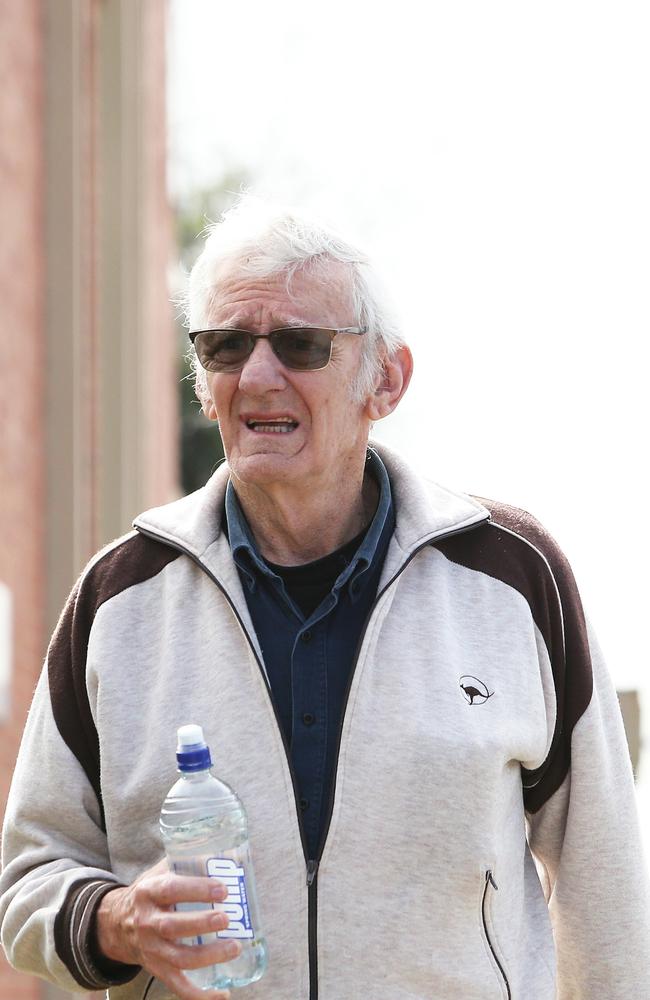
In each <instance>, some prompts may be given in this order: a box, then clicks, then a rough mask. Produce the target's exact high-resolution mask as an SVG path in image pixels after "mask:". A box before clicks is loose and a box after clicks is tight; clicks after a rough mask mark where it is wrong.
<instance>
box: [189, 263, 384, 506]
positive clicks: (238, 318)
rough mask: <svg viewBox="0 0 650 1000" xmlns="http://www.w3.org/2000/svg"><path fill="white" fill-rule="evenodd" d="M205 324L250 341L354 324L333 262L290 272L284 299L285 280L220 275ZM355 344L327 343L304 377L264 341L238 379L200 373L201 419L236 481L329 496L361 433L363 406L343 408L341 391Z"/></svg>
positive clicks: (352, 340)
mask: <svg viewBox="0 0 650 1000" xmlns="http://www.w3.org/2000/svg"><path fill="white" fill-rule="evenodd" d="M208 319H209V322H208V324H206V325H208V326H210V327H211V328H219V327H227V328H231V327H239V328H241V329H246V330H249V331H250V332H251V333H257V334H266V333H269V332H270V331H271V330H274V329H278V328H280V327H285V326H291V325H295V324H296V323H303V324H305V323H307V324H311V325H313V326H320V327H330V328H340V327H348V326H354V325H355V323H356V317H355V315H354V310H353V303H352V296H351V291H350V283H349V277H348V274H347V271H346V268H345V267H344V266H343V265H340V264H334V263H332V264H330V265H328V266H327V268H322V269H320V270H319V271H318V272H317V273H316V274H306V273H304V272H302V271H299V272H297V273H296V274H295V276H294V278H293V280H292V283H291V295H289V293H288V292H287V290H286V276H285V275H274V276H272V277H269V278H255V277H251V276H250V275H242V274H241V273H237V272H236V271H235V270H233V271H228V272H225V273H222V274H221V275H220V276H219V285H218V293H217V296H216V298H215V301H214V303H213V305H212V307H211V309H210V314H209V317H208ZM362 340H363V338H362V337H359V336H352V335H346V334H341V335H340V336H338V337H336V338H335V340H334V342H333V344H332V358H331V361H330V363H329V365H328V366H327V367H326V368H323V369H321V370H320V371H311V372H310V371H307V372H296V371H291V370H289V369H288V368H285V367H284V365H283V364H282V362H281V361H280V360H279V358H277V357H276V356H275V354H274V353H273V351H272V350H271V347H270V344H269V342H268V340H258V341H256V343H255V348H254V350H253V353H252V354H251V355H250V357H249V358H248V360H247V361H246V363H245V365H244V367H243V368H242V370H241V371H238V372H223V373H211V372H208V373H207V385H208V391H209V394H210V403H209V404H208V405H207V406H206V407H205V410H206V413H207V416H208V417H210V418H211V419H213V420H214V419H217V420H218V421H219V428H220V431H221V437H222V440H223V444H224V448H225V452H226V457H227V459H228V464H229V465H230V468H231V470H232V473H233V475H234V477H235V479H236V480H239V481H240V482H241V483H244V484H246V485H250V486H255V485H256V486H261V487H263V488H269V487H273V486H274V485H281V484H282V485H285V486H290V487H291V488H293V489H296V488H297V489H298V490H305V491H309V490H314V489H318V488H323V486H324V484H325V483H326V482H327V481H329V482H330V483H331V484H333V486H332V488H335V486H336V482H337V481H340V477H343V476H345V475H346V473H347V472H351V471H352V470H353V469H357V470H358V466H359V462H360V461H361V460H362V456H363V455H364V453H365V445H366V441H367V437H368V430H369V426H370V420H369V419H368V417H367V415H366V413H365V408H364V404H363V403H359V402H353V400H352V392H351V385H352V381H353V379H354V376H355V375H356V373H357V370H358V368H359V363H360V358H361V351H362V346H363V345H362ZM278 428H281V429H278Z"/></svg>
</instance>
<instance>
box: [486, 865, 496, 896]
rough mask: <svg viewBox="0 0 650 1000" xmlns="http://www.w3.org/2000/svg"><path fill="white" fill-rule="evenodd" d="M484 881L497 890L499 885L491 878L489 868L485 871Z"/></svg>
mask: <svg viewBox="0 0 650 1000" xmlns="http://www.w3.org/2000/svg"><path fill="white" fill-rule="evenodd" d="M485 881H486V882H489V883H490V885H491V886H492V888H493V889H496V890H497V892H498V891H499V886H498V885H497V884H496V882H495V881H494V879H493V878H492V872H491V870H490V869H489V868H488V870H487V871H486V873H485Z"/></svg>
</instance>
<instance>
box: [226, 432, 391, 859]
mask: <svg viewBox="0 0 650 1000" xmlns="http://www.w3.org/2000/svg"><path fill="white" fill-rule="evenodd" d="M367 471H368V473H369V474H370V475H371V476H373V478H374V479H375V481H376V482H377V485H378V487H379V501H378V504H377V509H376V511H375V514H374V517H373V519H372V521H371V522H370V525H369V526H368V529H367V531H366V532H365V535H364V536H363V538H362V539H361V541H360V544H359V547H358V548H357V550H356V552H354V553H353V554H350V553H349V552H348V554H347V555H345V554H344V551H345V550H342V552H341V557H340V558H341V566H340V573H339V575H338V576H337V578H336V580H335V582H334V585H333V586H332V588H331V590H330V591H329V593H328V594H327V595H326V596H325V597H324V598H323V600H322V601H321V602H320V604H319V605H318V607H317V608H315V609H314V610H313V611H312V612H311V614H309V615H307V616H305V615H304V614H303V612H302V611H301V610H300V608H299V607H298V605H297V604H296V602H295V601H293V600H292V599H291V597H290V595H289V593H288V592H287V588H286V587H285V584H284V581H283V580H282V579H281V577H280V576H279V575H278V574H277V573H276V572H275V571H274V570H273V569H272V567H271V566H270V565H269V564H268V563H267V562H265V560H264V559H263V558H262V557H261V556H260V554H259V551H258V549H257V546H256V544H255V540H254V538H253V535H252V532H251V530H250V527H249V525H248V522H247V521H246V518H245V516H244V513H243V511H242V509H241V506H240V504H239V501H238V500H237V494H236V493H235V490H234V487H233V486H232V484H231V483H228V488H227V490H226V526H227V531H228V538H229V540H230V547H231V550H232V554H233V559H234V561H235V564H236V566H237V569H238V571H239V575H240V578H241V581H242V586H243V590H244V594H245V596H246V602H247V604H248V610H249V612H250V615H251V619H252V621H253V626H254V628H255V632H256V633H257V638H258V639H259V643H260V647H261V649H262V655H263V657H264V663H265V666H266V670H267V674H268V678H269V683H270V685H271V692H272V695H273V699H274V701H275V705H276V709H277V713H278V716H279V720H280V724H281V726H282V728H283V730H284V735H285V738H286V741H287V745H288V747H289V751H290V755H291V761H292V764H293V769H294V772H295V775H296V780H297V784H298V794H299V796H300V808H301V811H302V819H303V824H304V829H305V836H306V839H307V847H308V850H309V857H310V858H316V857H317V855H318V846H319V843H320V840H321V836H322V834H323V832H324V831H323V826H324V823H325V820H326V818H327V815H328V813H329V809H328V805H329V800H330V796H331V791H332V779H333V772H334V766H335V756H336V752H337V749H338V742H339V729H340V726H341V721H342V713H343V701H344V698H345V696H346V692H347V689H348V682H349V679H350V673H351V670H352V665H353V662H354V659H355V656H356V653H357V648H358V645H359V642H360V640H361V633H362V631H363V627H364V624H365V622H366V618H367V617H368V614H369V612H370V609H371V606H372V604H373V601H374V599H375V596H376V593H377V587H378V584H379V577H380V574H381V569H382V566H383V563H384V557H385V555H386V550H387V548H388V543H389V541H390V538H391V535H392V534H393V529H394V526H395V517H394V510H393V501H392V495H391V489H390V482H389V479H388V473H387V472H386V469H385V467H384V464H383V462H382V461H381V459H380V458H379V456H378V455H377V453H376V452H374V451H372V450H371V449H369V450H368V457H367ZM314 530H315V531H317V530H318V525H315V526H314ZM348 548H349V547H348Z"/></svg>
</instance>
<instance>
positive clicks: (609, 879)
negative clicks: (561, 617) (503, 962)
mask: <svg viewBox="0 0 650 1000" xmlns="http://www.w3.org/2000/svg"><path fill="white" fill-rule="evenodd" d="M564 613H565V621H566V630H567V636H568V638H567V643H566V646H567V651H568V654H569V655H568V657H567V662H566V670H565V671H563V673H562V677H563V685H564V690H560V691H558V703H559V704H560V705H562V706H563V711H566V706H567V704H568V703H569V702H570V699H571V687H572V686H576V685H577V686H578V687H579V686H581V685H583V686H584V681H585V675H586V674H588V675H589V677H588V681H589V685H588V686H589V690H590V696H589V698H588V700H587V703H586V705H585V706H584V707H581V710H580V714H579V716H578V717H577V718H570V719H569V720H568V721H567V720H566V719H565V720H564V721H563V719H562V717H560V719H559V723H558V728H559V730H560V732H559V734H558V735H559V739H558V741H557V744H556V748H555V751H554V753H555V754H556V755H557V754H558V753H560V754H561V753H562V751H561V750H560V749H559V748H560V744H561V743H562V742H563V741H565V743H568V746H565V751H564V752H565V755H566V761H565V764H564V765H563V766H562V767H561V774H562V775H563V777H562V780H561V783H559V784H558V780H559V779H558V776H557V775H558V772H557V769H556V773H555V776H554V778H553V779H552V781H551V784H550V786H549V787H547V789H546V791H545V790H544V784H545V779H544V777H542V779H541V781H540V782H539V783H538V785H537V786H536V787H533V788H532V789H531V791H530V794H529V799H528V812H527V818H528V822H529V844H530V848H531V851H532V852H533V855H534V856H535V858H536V859H537V862H538V868H539V869H540V873H541V874H542V877H543V880H544V881H545V883H546V892H547V898H548V905H549V912H550V916H551V921H552V924H553V931H554V937H555V945H556V951H557V961H558V989H557V998H558V1000H595V998H597V997H603V998H604V997H607V1000H631V998H632V997H645V996H650V883H649V878H648V867H647V860H646V859H644V855H643V846H642V839H641V833H640V827H639V821H638V814H637V808H636V798H635V789H634V782H633V777H632V768H631V765H630V758H629V753H628V748H627V742H626V738H625V732H624V729H623V723H622V719H621V713H620V710H619V705H618V700H617V697H616V692H615V690H614V688H613V685H612V682H611V680H610V678H609V675H608V673H607V669H606V667H605V664H604V663H603V659H602V656H601V653H600V650H599V648H598V645H597V643H596V640H595V637H594V636H593V633H592V632H591V630H590V629H588V628H587V627H586V626H584V619H582V626H581V625H580V622H579V621H578V623H576V622H575V620H573V621H572V620H571V616H572V615H576V616H578V618H579V617H580V615H581V614H582V612H581V608H576V607H575V606H573V607H571V606H570V605H569V606H566V605H565V608H564ZM576 628H577V629H578V631H581V632H582V631H584V635H583V641H582V643H578V642H577V641H573V642H572V640H571V635H570V632H571V630H572V629H573V630H576ZM580 647H582V648H580ZM567 714H568V715H569V716H570V714H571V713H570V711H569V712H568V713H567ZM552 765H553V761H551V767H550V768H549V772H552V771H553V766H552ZM556 785H557V787H555V786H556Z"/></svg>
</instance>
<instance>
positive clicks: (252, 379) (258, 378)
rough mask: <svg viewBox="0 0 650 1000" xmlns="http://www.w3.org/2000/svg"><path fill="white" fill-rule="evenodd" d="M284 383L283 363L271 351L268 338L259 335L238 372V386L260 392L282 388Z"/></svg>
mask: <svg viewBox="0 0 650 1000" xmlns="http://www.w3.org/2000/svg"><path fill="white" fill-rule="evenodd" d="M286 384H287V383H286V379H285V369H284V365H283V364H282V362H281V361H280V359H279V358H276V356H275V354H274V353H273V350H272V349H271V344H270V342H269V340H268V338H266V337H260V338H259V339H258V340H256V341H255V346H254V348H253V350H252V352H251V353H250V354H249V356H248V358H247V359H246V362H245V364H244V367H243V368H242V370H241V372H240V375H239V388H240V389H241V390H242V391H244V392H256V393H260V392H268V391H271V390H273V389H284V387H285V385H286Z"/></svg>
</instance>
